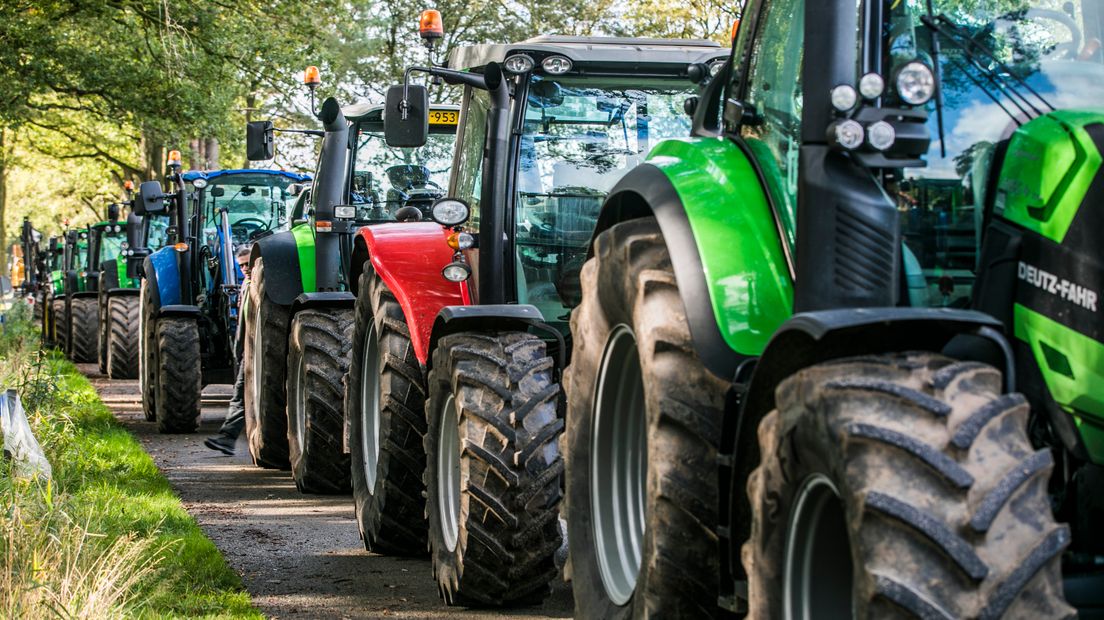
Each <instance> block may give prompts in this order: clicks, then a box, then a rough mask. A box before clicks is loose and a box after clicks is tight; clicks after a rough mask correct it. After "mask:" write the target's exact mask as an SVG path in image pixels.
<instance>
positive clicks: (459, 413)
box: [425, 332, 563, 605]
mask: <svg viewBox="0 0 1104 620" xmlns="http://www.w3.org/2000/svg"><path fill="white" fill-rule="evenodd" d="M552 370H553V363H552V359H551V358H550V357H548V356H547V355H546V353H545V344H544V342H543V341H542V340H540V339H539V338H537V337H535V336H532V335H530V334H527V333H524V332H497V333H487V334H482V333H479V334H477V333H462V334H453V335H450V336H446V337H444V338H442V339H441V341H440V342H439V343H438V346H437V349H436V350H435V351H434V353H433V370H432V371H430V373H429V386H430V402H429V407H428V408H427V410H426V411H427V413H428V422H429V431H428V433H427V434H426V437H425V452H426V475H425V481H426V490H427V501H426V515H427V516H428V518H429V544H430V552H431V555H432V557H433V572H434V574H435V576H436V578H437V588H438V590H439V591H440V593H441V596H442V598H444V599H445V602H446V603H448V604H450V605H455V604H470V603H478V604H483V605H512V604H519V603H534V602H537V601H540V600H542V599H543V598H544V597H545V596H547V594H548V592H549V587H548V584H549V582H550V581H551V580H552V578H553V577H555V575H556V566H555V562H554V556H555V553H556V550H557V549H559V547H560V544H561V542H562V539H561V532H560V524H559V503H560V479H561V476H562V474H563V460H562V459H561V458H560V453H559V443H558V439H559V436H560V433H561V432H562V430H563V420H562V419H560V418H559V416H558V415H557V410H556V409H557V408H556V402H557V399H558V397H559V392H560V389H559V385H557V384H556V383H555V382H554V381H553V380H552Z"/></svg>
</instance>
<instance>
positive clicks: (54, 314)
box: [46, 299, 66, 351]
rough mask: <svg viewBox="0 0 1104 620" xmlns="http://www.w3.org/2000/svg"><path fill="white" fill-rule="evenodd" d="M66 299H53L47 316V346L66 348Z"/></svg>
mask: <svg viewBox="0 0 1104 620" xmlns="http://www.w3.org/2000/svg"><path fill="white" fill-rule="evenodd" d="M65 323H66V321H65V299H51V300H50V312H49V316H47V317H46V346H47V347H55V348H59V349H61V350H62V351H64V350H65V341H64V336H65V332H64V330H63V327H64V325H65Z"/></svg>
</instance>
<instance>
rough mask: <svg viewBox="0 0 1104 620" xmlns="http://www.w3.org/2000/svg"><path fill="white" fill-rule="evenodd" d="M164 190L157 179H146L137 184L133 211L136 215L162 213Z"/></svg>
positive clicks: (163, 210) (163, 209) (164, 209)
mask: <svg viewBox="0 0 1104 620" xmlns="http://www.w3.org/2000/svg"><path fill="white" fill-rule="evenodd" d="M165 211H166V207H165V192H164V190H162V189H161V183H159V182H158V181H146V182H144V183H142V184H141V185H139V186H138V197H137V198H135V199H134V213H135V214H136V215H149V214H153V213H164V212H165Z"/></svg>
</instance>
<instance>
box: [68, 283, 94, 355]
mask: <svg viewBox="0 0 1104 620" xmlns="http://www.w3.org/2000/svg"><path fill="white" fill-rule="evenodd" d="M69 312H70V320H69V337H70V342H69V358H70V359H72V360H73V362H75V363H77V364H88V363H91V362H95V361H96V347H97V345H98V343H99V329H100V328H99V320H98V316H97V315H98V314H99V309H98V307H97V304H96V298H95V297H77V298H75V299H72V300H70V301H69Z"/></svg>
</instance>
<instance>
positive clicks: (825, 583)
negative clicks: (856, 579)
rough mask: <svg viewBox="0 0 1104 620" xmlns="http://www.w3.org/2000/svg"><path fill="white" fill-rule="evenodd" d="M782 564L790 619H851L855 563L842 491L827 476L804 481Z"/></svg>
mask: <svg viewBox="0 0 1104 620" xmlns="http://www.w3.org/2000/svg"><path fill="white" fill-rule="evenodd" d="M785 553H786V555H785V565H784V566H783V582H782V587H783V594H782V596H783V604H784V608H785V617H786V618H787V619H795V620H796V619H802V620H805V619H808V618H813V617H817V618H851V617H853V616H854V613H853V612H854V608H853V606H852V596H851V594H852V564H851V544H850V538H849V536H848V533H847V521H846V515H845V513H844V510H843V502H842V501H841V500H840V495H839V491H838V490H837V489H836V486H835V485H834V484H832V481H831V480H829V479H828V478H827V477H826V476H824V475H823V474H814V475H812V476H810V477H808V478H806V479H805V481H804V482H803V483H802V485H801V489H800V490H799V491H798V494H797V497H796V499H795V501H794V504H793V508H792V510H791V512H790V519H789V525H788V526H787V531H786V552H785Z"/></svg>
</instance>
